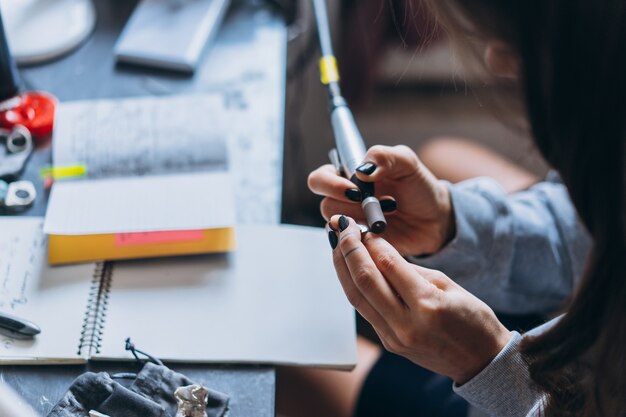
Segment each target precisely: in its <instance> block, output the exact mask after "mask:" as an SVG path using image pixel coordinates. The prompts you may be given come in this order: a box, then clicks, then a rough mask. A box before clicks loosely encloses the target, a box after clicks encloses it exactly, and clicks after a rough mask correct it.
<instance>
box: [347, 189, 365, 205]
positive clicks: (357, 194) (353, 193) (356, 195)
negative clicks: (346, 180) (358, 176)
mask: <svg viewBox="0 0 626 417" xmlns="http://www.w3.org/2000/svg"><path fill="white" fill-rule="evenodd" d="M344 194H345V195H346V197H348V199H349V200H352V201H356V202H359V201H361V200H362V199H363V196H362V195H361V191H359V190H357V189H356V188H351V189H349V190H346V192H345V193H344Z"/></svg>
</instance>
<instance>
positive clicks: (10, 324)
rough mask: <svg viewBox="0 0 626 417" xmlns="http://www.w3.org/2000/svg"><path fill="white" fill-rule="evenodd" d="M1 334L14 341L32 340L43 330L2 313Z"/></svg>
mask: <svg viewBox="0 0 626 417" xmlns="http://www.w3.org/2000/svg"><path fill="white" fill-rule="evenodd" d="M0 333H2V334H4V335H6V336H9V337H12V338H14V339H31V338H32V337H34V336H35V335H38V334H39V333H41V329H40V328H39V326H37V325H36V324H35V323H33V322H30V321H28V320H24V319H21V318H19V317H15V316H11V315H9V314H6V313H2V312H0Z"/></svg>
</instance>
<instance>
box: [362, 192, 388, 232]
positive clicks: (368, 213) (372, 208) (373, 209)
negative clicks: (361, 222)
mask: <svg viewBox="0 0 626 417" xmlns="http://www.w3.org/2000/svg"><path fill="white" fill-rule="evenodd" d="M361 207H363V212H364V213H365V218H366V219H367V225H368V226H369V229H370V230H371V231H372V232H373V233H376V234H381V233H383V232H384V231H385V229H386V228H387V223H386V222H385V215H384V214H383V210H382V209H381V207H380V202H379V201H378V199H377V198H376V197H374V196H371V197H367V198H366V199H364V200H363V202H362V203H361Z"/></svg>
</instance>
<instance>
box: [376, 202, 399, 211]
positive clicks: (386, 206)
mask: <svg viewBox="0 0 626 417" xmlns="http://www.w3.org/2000/svg"><path fill="white" fill-rule="evenodd" d="M380 208H381V209H382V210H383V211H385V212H389V211H395V210H397V208H398V203H396V200H380Z"/></svg>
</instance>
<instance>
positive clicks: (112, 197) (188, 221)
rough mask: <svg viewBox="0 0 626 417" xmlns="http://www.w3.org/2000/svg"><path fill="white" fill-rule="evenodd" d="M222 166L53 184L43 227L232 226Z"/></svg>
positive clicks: (55, 230)
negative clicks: (193, 171) (219, 168)
mask: <svg viewBox="0 0 626 417" xmlns="http://www.w3.org/2000/svg"><path fill="white" fill-rule="evenodd" d="M234 224H235V203H234V196H233V187H232V180H231V176H230V174H229V173H227V172H207V173H197V174H180V175H149V176H146V177H136V178H113V179H102V180H86V181H61V182H57V183H55V184H54V186H53V188H52V192H51V194H50V200H49V202H48V211H47V213H46V223H45V227H44V231H45V232H46V233H47V234H58V235H89V234H99V233H129V232H155V231H167V230H196V229H211V228H220V227H232V226H234Z"/></svg>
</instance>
